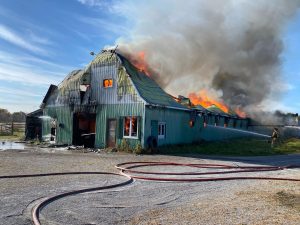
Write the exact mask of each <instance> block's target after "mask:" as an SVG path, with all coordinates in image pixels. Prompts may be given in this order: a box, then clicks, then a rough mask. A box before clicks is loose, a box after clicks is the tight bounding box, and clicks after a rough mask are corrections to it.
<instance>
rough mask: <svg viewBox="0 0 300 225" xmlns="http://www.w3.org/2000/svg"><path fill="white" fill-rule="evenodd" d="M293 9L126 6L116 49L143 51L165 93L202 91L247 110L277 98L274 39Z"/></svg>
mask: <svg viewBox="0 0 300 225" xmlns="http://www.w3.org/2000/svg"><path fill="white" fill-rule="evenodd" d="M299 6H300V1H299V0H289V1H286V0H272V1H271V0H257V1H249V0H226V1H224V0H209V1H208V0H189V1H174V0H164V1H161V0H151V1H146V2H144V1H134V2H132V3H131V2H126V12H124V11H123V12H122V13H124V14H125V16H127V17H128V18H129V21H130V22H131V23H132V24H133V25H132V30H131V31H130V33H129V37H127V38H120V39H119V40H118V41H117V42H118V43H117V44H118V45H119V50H120V51H121V52H123V53H124V54H127V55H131V56H136V55H138V54H139V53H140V52H145V61H146V62H147V64H148V66H149V67H150V68H151V70H152V71H153V72H154V73H153V74H154V75H153V78H154V79H155V80H156V81H157V82H158V83H159V84H160V85H161V86H162V87H163V88H164V89H165V90H166V91H167V92H169V93H171V94H174V95H178V94H181V95H185V96H187V95H188V94H189V93H192V92H196V93H198V92H199V91H200V90H201V89H206V90H208V92H210V93H211V95H212V96H214V97H216V98H218V99H222V100H223V101H224V102H225V103H226V104H228V105H230V106H231V107H238V106H241V107H243V108H244V109H247V108H248V110H251V108H253V106H255V107H256V106H257V105H259V104H261V103H262V102H263V101H264V100H267V99H274V98H275V99H276V98H278V97H279V96H280V93H281V91H280V87H282V77H281V62H280V54H281V53H282V51H283V47H284V46H283V42H282V33H283V29H284V28H285V25H286V24H287V22H288V21H289V20H290V19H291V18H292V17H293V15H294V14H295V13H296V12H297V10H298V7H299ZM123 9H124V8H123Z"/></svg>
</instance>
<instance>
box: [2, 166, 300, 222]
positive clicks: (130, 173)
mask: <svg viewBox="0 0 300 225" xmlns="http://www.w3.org/2000/svg"><path fill="white" fill-rule="evenodd" d="M155 166H175V167H176V166H180V167H192V168H197V169H215V170H218V169H219V170H223V171H213V172H181V173H180V172H149V171H142V170H138V169H136V168H141V167H155ZM115 167H116V168H117V169H118V170H119V171H120V173H119V174H118V173H109V172H66V173H41V174H20V175H5V176H0V179H13V178H28V177H44V176H65V175H87V174H90V175H92V174H94V175H114V176H124V177H126V178H127V180H126V181H124V182H121V183H117V184H112V185H106V186H100V187H92V188H85V189H80V190H73V191H68V192H64V193H62V194H57V195H53V196H49V197H46V198H44V199H43V200H42V201H41V202H40V203H38V204H37V205H35V206H34V207H33V209H32V212H31V216H32V222H33V224H34V225H41V223H40V221H39V214H40V211H41V209H42V208H43V207H45V206H46V205H48V204H49V203H51V202H53V201H55V200H58V199H61V198H64V197H66V196H70V195H75V194H80V193H88V192H93V191H99V190H105V189H111V188H116V187H121V186H125V185H128V184H130V183H132V182H133V180H134V179H138V180H148V181H165V182H208V181H224V180H250V179H251V180H278V181H296V182H300V179H295V178H282V177H265V176H231V177H228V176H223V177H197V178H193V177H192V178H191V177H189V178H172V177H160V176H158V177H149V176H143V175H136V174H145V175H154V176H157V175H162V176H174V175H177V176H183V177H184V176H188V175H189V176H195V175H202V176H206V175H220V174H237V173H253V172H267V171H279V170H284V169H299V168H300V165H289V166H231V165H225V164H190V163H174V162H125V163H120V164H117V165H116V166H115ZM224 170H225V171H224Z"/></svg>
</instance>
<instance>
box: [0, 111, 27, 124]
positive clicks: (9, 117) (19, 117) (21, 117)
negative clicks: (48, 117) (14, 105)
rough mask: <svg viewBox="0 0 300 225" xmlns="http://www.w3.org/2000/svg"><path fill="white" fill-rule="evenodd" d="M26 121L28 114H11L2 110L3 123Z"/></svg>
mask: <svg viewBox="0 0 300 225" xmlns="http://www.w3.org/2000/svg"><path fill="white" fill-rule="evenodd" d="M25 120H26V113H24V112H22V111H20V112H14V113H10V112H9V111H8V110H7V109H1V108H0V122H1V123H8V122H12V121H13V122H25Z"/></svg>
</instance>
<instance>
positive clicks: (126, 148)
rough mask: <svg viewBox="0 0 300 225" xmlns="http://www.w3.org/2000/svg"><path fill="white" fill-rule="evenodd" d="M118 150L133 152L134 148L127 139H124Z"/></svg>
mask: <svg viewBox="0 0 300 225" xmlns="http://www.w3.org/2000/svg"><path fill="white" fill-rule="evenodd" d="M118 150H119V151H121V152H132V149H131V147H130V145H129V144H128V142H127V140H126V139H122V142H121V144H120V146H119V147H118Z"/></svg>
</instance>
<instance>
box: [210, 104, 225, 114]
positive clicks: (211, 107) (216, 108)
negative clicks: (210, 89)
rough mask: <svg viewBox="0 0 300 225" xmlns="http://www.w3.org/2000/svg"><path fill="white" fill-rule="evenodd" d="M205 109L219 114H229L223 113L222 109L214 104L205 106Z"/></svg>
mask: <svg viewBox="0 0 300 225" xmlns="http://www.w3.org/2000/svg"><path fill="white" fill-rule="evenodd" d="M206 109H207V110H208V111H210V112H212V113H214V114H219V115H221V116H229V114H227V113H225V112H224V111H223V110H222V109H220V108H219V107H217V106H216V105H211V106H209V107H207V108H206Z"/></svg>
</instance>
